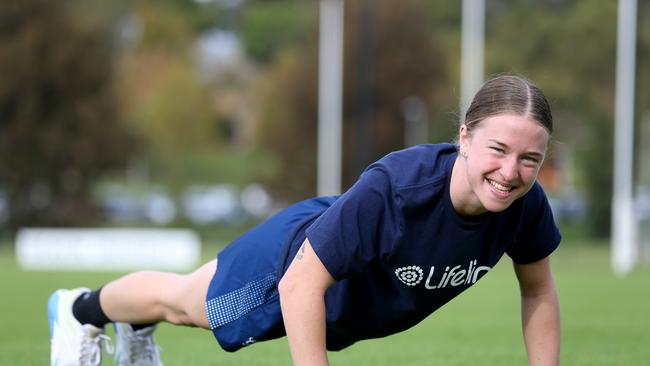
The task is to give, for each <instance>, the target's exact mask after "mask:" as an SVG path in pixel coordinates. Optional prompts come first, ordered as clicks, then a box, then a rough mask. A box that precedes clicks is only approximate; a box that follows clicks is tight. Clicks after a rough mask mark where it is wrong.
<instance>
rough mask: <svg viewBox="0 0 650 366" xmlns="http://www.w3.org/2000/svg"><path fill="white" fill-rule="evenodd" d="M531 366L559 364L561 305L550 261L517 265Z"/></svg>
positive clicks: (525, 336)
mask: <svg viewBox="0 0 650 366" xmlns="http://www.w3.org/2000/svg"><path fill="white" fill-rule="evenodd" d="M514 267H515V273H516V274H517V279H518V280H519V289H520V291H521V321H522V327H523V332H524V341H525V342H526V351H527V352H528V364H529V365H531V366H532V365H535V366H536V365H559V364H560V305H559V302H558V296H557V290H556V289H555V281H554V280H553V275H552V273H551V262H550V259H549V257H546V258H544V259H542V260H539V261H537V262H534V263H530V264H516V263H515V265H514Z"/></svg>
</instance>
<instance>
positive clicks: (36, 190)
mask: <svg viewBox="0 0 650 366" xmlns="http://www.w3.org/2000/svg"><path fill="white" fill-rule="evenodd" d="M64 5H65V4H63V3H58V2H49V1H39V0H26V1H20V2H2V3H0V73H1V74H2V75H3V77H2V82H0V187H1V188H2V189H4V190H5V191H6V193H7V197H8V200H9V208H10V215H11V216H10V225H11V226H13V227H17V226H20V225H46V224H83V223H85V222H89V221H92V220H94V219H95V218H97V215H96V213H97V212H96V211H95V210H94V209H93V208H92V205H91V204H90V203H89V200H88V193H89V188H90V185H91V183H92V182H93V181H94V180H95V179H97V178H98V177H99V176H101V175H102V174H104V173H105V172H107V171H110V170H112V169H115V168H117V167H120V166H123V164H124V163H125V162H126V160H127V159H128V156H129V153H130V152H131V151H132V150H133V146H134V144H133V143H134V139H133V137H132V135H131V134H129V132H128V131H127V130H126V129H125V128H124V126H123V125H122V124H121V117H120V113H119V110H120V109H119V107H118V105H117V103H116V99H115V98H114V93H113V89H112V85H111V75H112V73H113V70H112V66H111V60H112V49H111V46H112V42H111V39H110V36H111V33H110V31H111V30H110V28H108V27H107V26H106V25H105V24H104V23H102V22H100V21H98V19H93V18H85V19H83V22H80V20H79V19H78V18H75V17H74V16H72V14H71V13H70V12H67V11H66V6H64Z"/></svg>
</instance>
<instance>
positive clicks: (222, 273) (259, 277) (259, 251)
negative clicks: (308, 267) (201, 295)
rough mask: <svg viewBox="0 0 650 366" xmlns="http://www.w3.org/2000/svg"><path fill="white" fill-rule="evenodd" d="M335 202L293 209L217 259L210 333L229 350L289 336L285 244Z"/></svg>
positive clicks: (209, 299)
mask: <svg viewBox="0 0 650 366" xmlns="http://www.w3.org/2000/svg"><path fill="white" fill-rule="evenodd" d="M333 201H334V199H333V198H318V199H310V200H306V201H302V202H299V203H297V204H295V205H292V206H290V207H288V208H286V209H285V210H283V211H282V212H280V213H278V214H276V215H274V216H272V217H271V218H269V219H268V220H266V221H265V222H263V223H261V224H260V225H258V226H256V227H254V228H252V229H251V230H249V231H248V232H246V233H245V234H243V235H242V236H240V237H239V238H237V239H235V241H233V242H232V243H231V244H230V245H228V246H227V247H226V248H224V250H223V251H221V252H220V253H219V255H218V256H217V271H216V272H215V274H214V276H213V277H212V280H211V281H210V286H209V287H208V293H207V296H206V303H205V308H206V314H207V318H208V322H209V324H210V329H211V330H212V333H213V334H214V336H215V338H216V339H217V341H218V342H219V345H220V346H221V347H222V348H223V349H224V350H226V351H231V352H232V351H236V350H238V349H240V348H241V347H244V346H247V345H249V344H252V343H255V342H258V341H264V340H269V339H274V338H278V337H282V336H284V335H285V334H286V333H285V330H284V324H283V322H282V312H281V310H280V296H279V294H278V281H279V273H282V270H280V271H279V270H278V268H279V267H281V266H282V265H283V263H284V262H285V258H283V254H284V255H286V253H285V252H286V250H285V249H286V248H285V244H287V243H288V242H289V241H293V240H301V239H300V238H297V235H299V234H297V232H302V233H303V234H302V236H303V238H302V240H304V228H302V230H299V229H300V227H301V226H305V224H306V223H311V222H312V221H313V219H315V217H316V216H318V215H319V214H320V213H321V212H323V211H324V210H325V209H326V208H327V207H328V206H329V205H330V204H331V203H332V202H333Z"/></svg>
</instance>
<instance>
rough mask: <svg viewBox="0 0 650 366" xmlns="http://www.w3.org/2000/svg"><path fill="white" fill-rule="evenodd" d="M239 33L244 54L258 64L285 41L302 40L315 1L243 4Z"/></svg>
mask: <svg viewBox="0 0 650 366" xmlns="http://www.w3.org/2000/svg"><path fill="white" fill-rule="evenodd" d="M246 7H247V9H246V11H244V12H243V13H242V16H241V21H240V23H241V26H240V29H239V30H240V32H241V36H242V40H243V42H244V47H245V49H246V53H247V54H248V55H249V56H250V57H252V58H253V59H254V60H257V61H259V62H262V63H267V62H269V61H271V60H272V59H273V57H274V56H275V54H276V53H277V52H278V51H279V50H281V49H283V48H285V47H287V45H289V44H294V43H304V42H306V41H307V39H308V38H307V37H306V35H307V34H309V30H310V29H311V28H313V25H312V23H313V22H312V20H313V19H315V13H314V11H315V10H316V9H317V4H316V3H315V2H303V1H295V0H280V1H277V0H276V1H268V0H261V1H260V0H257V1H252V2H250V3H249V4H247V5H246Z"/></svg>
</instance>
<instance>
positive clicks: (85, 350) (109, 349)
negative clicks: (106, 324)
mask: <svg viewBox="0 0 650 366" xmlns="http://www.w3.org/2000/svg"><path fill="white" fill-rule="evenodd" d="M102 344H103V345H104V348H105V350H106V353H108V354H110V355H112V354H113V352H114V348H113V343H112V342H111V338H110V337H109V336H107V335H105V334H99V335H97V336H95V337H83V338H82V340H81V355H80V357H79V362H80V364H81V365H92V366H95V365H97V366H99V365H100V364H101V362H102V347H101V346H102Z"/></svg>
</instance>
